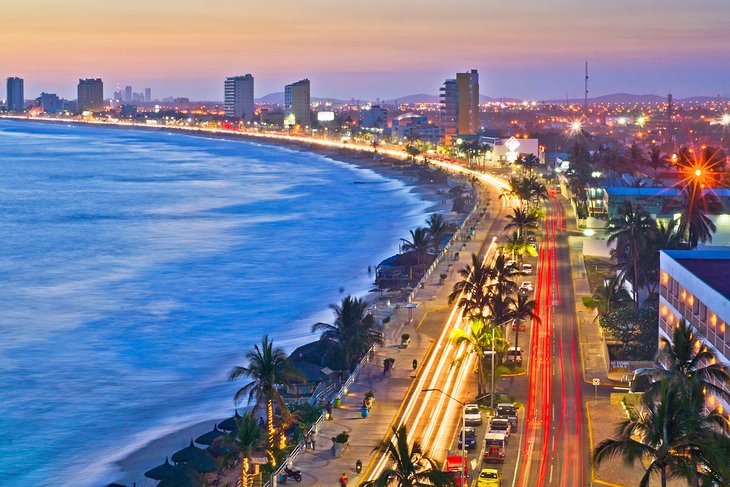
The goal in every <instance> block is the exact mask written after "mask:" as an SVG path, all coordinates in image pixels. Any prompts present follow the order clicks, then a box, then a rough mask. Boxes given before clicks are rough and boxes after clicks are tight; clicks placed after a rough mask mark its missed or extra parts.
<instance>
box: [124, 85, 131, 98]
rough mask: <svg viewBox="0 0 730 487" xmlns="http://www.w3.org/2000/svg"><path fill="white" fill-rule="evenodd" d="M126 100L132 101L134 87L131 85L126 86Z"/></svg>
mask: <svg viewBox="0 0 730 487" xmlns="http://www.w3.org/2000/svg"><path fill="white" fill-rule="evenodd" d="M124 101H132V87H131V86H125V87H124Z"/></svg>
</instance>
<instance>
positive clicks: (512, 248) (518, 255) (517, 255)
mask: <svg viewBox="0 0 730 487" xmlns="http://www.w3.org/2000/svg"><path fill="white" fill-rule="evenodd" d="M528 249H529V245H528V244H527V242H525V241H524V240H522V237H520V236H519V234H518V233H517V232H512V236H511V237H510V238H508V239H507V241H506V242H505V243H504V245H503V246H502V252H504V253H506V254H511V255H512V258H513V259H517V260H518V261H519V262H522V256H523V255H524V254H525V252H527V251H528Z"/></svg>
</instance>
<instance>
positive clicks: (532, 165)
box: [517, 154, 540, 177]
mask: <svg viewBox="0 0 730 487" xmlns="http://www.w3.org/2000/svg"><path fill="white" fill-rule="evenodd" d="M517 163H518V164H520V165H521V166H522V168H523V169H524V170H526V171H527V175H528V177H532V171H534V170H535V169H537V168H538V167H540V159H538V158H537V156H535V155H534V154H528V155H526V156H524V157H520V158H519V159H518V161H517Z"/></svg>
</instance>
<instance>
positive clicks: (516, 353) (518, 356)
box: [504, 347, 522, 365]
mask: <svg viewBox="0 0 730 487" xmlns="http://www.w3.org/2000/svg"><path fill="white" fill-rule="evenodd" d="M504 361H505V362H507V363H514V364H515V365H520V364H522V347H509V348H508V349H507V356H506V357H505V359H504Z"/></svg>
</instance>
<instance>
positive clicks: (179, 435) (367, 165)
mask: <svg viewBox="0 0 730 487" xmlns="http://www.w3.org/2000/svg"><path fill="white" fill-rule="evenodd" d="M9 119H10V120H17V121H31V122H36V123H66V124H68V123H69V122H70V121H67V120H33V119H20V118H9ZM77 124H78V125H80V126H84V125H86V124H83V123H79V122H77ZM90 126H92V127H98V128H108V129H122V130H123V129H130V130H143V131H148V132H167V133H174V134H180V135H193V136H199V137H208V138H218V139H225V140H239V141H245V142H251V143H256V144H261V145H271V146H280V147H285V148H287V149H291V150H295V151H302V152H304V151H306V152H312V153H316V154H319V155H322V156H325V157H327V158H330V159H332V160H334V161H338V162H342V163H346V164H351V165H354V166H357V167H359V168H363V169H369V170H372V171H374V172H376V173H378V174H380V175H382V176H384V177H386V178H389V179H394V180H398V181H401V182H403V183H404V184H405V185H406V186H408V187H409V192H410V193H413V194H415V195H417V196H418V197H419V198H420V199H421V200H423V201H426V202H431V203H433V204H432V205H430V206H429V207H428V208H426V209H425V210H424V214H428V213H433V212H439V213H443V214H444V215H445V216H446V217H447V219H449V220H453V221H459V222H460V221H461V220H462V219H463V218H464V217H465V216H466V214H465V213H464V214H460V215H458V218H457V215H456V214H455V213H453V212H451V205H452V199H451V198H450V197H449V195H448V194H444V193H445V192H446V191H447V190H448V185H447V184H446V183H429V182H425V181H421V180H419V179H418V177H417V175H416V171H413V170H410V171H409V170H404V167H405V165H403V163H402V162H401V161H397V160H396V159H395V158H392V157H388V156H385V157H383V156H379V158H378V159H377V160H376V159H374V158H373V152H366V151H363V150H362V149H358V148H356V147H351V148H335V147H323V146H321V145H317V144H315V143H306V142H301V141H294V140H286V139H274V138H262V137H258V136H253V135H247V134H241V133H236V132H232V133H219V132H207V131H190V130H181V129H176V128H174V127H146V126H132V125H129V126H127V125H113V124H93V125H90ZM394 162H400V164H399V165H394ZM424 224H425V215H424ZM407 232H408V229H405V228H404V231H403V237H406V236H407ZM365 298H366V299H367V300H368V301H375V300H377V299H378V296H377V295H376V294H375V293H370V295H368V296H366V297H365ZM323 306H326V303H325V304H323ZM231 409H232V408H231ZM222 419H225V418H211V419H210V420H207V421H202V422H199V423H196V424H194V425H190V426H186V427H183V428H181V429H179V430H177V431H174V432H172V433H169V434H167V435H164V436H162V437H159V438H155V439H153V440H151V441H150V442H149V443H147V444H146V445H145V446H143V447H141V448H139V449H137V450H136V451H134V452H132V453H130V454H129V455H127V456H125V457H124V458H123V459H121V460H118V461H116V462H114V465H115V466H116V469H115V470H116V472H115V473H110V479H109V480H113V481H116V482H120V483H122V484H124V485H128V486H131V485H132V483H133V482H136V485H137V486H138V487H147V486H154V485H156V484H157V482H155V481H152V480H150V479H146V478H145V477H143V473H144V472H145V471H147V470H149V469H151V468H153V467H155V466H157V465H159V464H160V463H162V462H164V459H165V456H171V455H172V454H173V453H174V452H176V451H177V450H179V449H181V448H183V447H185V446H187V445H188V444H189V443H190V439H191V438H192V439H194V438H196V437H198V436H200V435H201V434H203V433H206V432H208V431H210V430H211V429H212V428H213V425H214V424H215V423H217V422H219V421H221V420H222Z"/></svg>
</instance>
